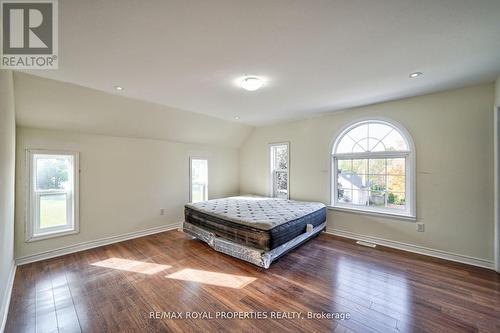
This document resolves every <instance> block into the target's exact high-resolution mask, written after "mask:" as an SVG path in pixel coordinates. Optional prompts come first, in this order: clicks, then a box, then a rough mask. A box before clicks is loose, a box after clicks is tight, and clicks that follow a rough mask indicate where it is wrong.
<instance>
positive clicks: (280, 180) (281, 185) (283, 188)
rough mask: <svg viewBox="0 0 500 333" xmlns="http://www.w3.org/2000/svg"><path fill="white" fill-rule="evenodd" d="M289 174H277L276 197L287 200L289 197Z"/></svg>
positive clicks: (281, 172)
mask: <svg viewBox="0 0 500 333" xmlns="http://www.w3.org/2000/svg"><path fill="white" fill-rule="evenodd" d="M287 178H288V177H287V172H285V171H276V172H275V184H274V188H275V195H276V197H277V198H287V197H288V179H287Z"/></svg>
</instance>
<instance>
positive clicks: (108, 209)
mask: <svg viewBox="0 0 500 333" xmlns="http://www.w3.org/2000/svg"><path fill="white" fill-rule="evenodd" d="M17 147H18V148H17V154H18V155H17V187H16V189H17V193H16V197H17V204H16V242H15V243H16V247H15V251H16V258H20V257H24V256H28V255H33V254H37V253H40V252H43V251H48V250H52V249H57V248H60V247H65V246H69V245H73V244H77V243H81V242H85V241H92V240H97V239H101V238H104V237H110V236H116V235H121V234H124V233H128V232H134V231H141V230H145V229H148V228H152V227H157V226H162V225H168V224H174V223H178V222H180V221H183V212H184V210H183V206H184V204H185V203H186V202H188V201H189V156H190V155H194V156H206V157H208V159H209V180H208V181H209V198H217V197H224V196H229V195H235V194H238V192H239V178H238V175H239V174H238V167H239V161H238V159H239V155H238V149H236V148H231V147H217V146H203V145H195V144H182V143H173V142H168V141H162V140H150V139H136V138H122V137H113V136H102V135H94V134H78V133H70V132H60V131H51V130H40V129H32V128H23V127H20V128H18V131H17ZM26 148H39V149H60V150H69V151H78V152H80V233H79V234H77V235H70V236H64V237H59V238H52V239H49V240H42V241H36V242H31V243H26V242H25V240H24V239H25V235H24V218H25V216H24V215H25V206H24V205H25V200H26V196H25V176H26V170H25V156H26V155H25V150H26ZM161 208H165V209H167V212H168V214H167V215H163V216H162V215H160V209H161Z"/></svg>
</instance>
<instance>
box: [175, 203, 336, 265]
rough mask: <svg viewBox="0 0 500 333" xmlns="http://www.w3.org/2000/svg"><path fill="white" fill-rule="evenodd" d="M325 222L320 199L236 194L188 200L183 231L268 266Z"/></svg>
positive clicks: (227, 251)
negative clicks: (203, 199)
mask: <svg viewBox="0 0 500 333" xmlns="http://www.w3.org/2000/svg"><path fill="white" fill-rule="evenodd" d="M325 226H326V207H325V205H324V204H322V203H319V202H302V201H294V200H285V199H277V198H267V197H257V196H238V197H230V198H223V199H215V200H208V201H203V202H198V203H189V204H186V206H185V222H184V225H183V230H184V232H186V233H188V234H190V235H191V236H193V237H195V238H198V239H200V240H202V241H204V242H206V243H207V244H208V245H209V246H211V247H212V248H214V249H215V250H217V251H219V252H222V253H225V254H228V255H231V256H233V257H236V258H239V259H242V260H246V261H248V262H251V263H253V264H255V265H258V266H260V267H264V268H269V266H270V264H271V262H272V261H274V260H276V259H278V258H279V257H281V256H282V255H284V254H285V253H287V252H288V251H290V250H291V249H293V248H295V247H297V246H299V245H300V244H302V243H303V242H305V241H307V240H308V239H310V238H311V237H314V236H316V235H317V234H319V232H321V231H322V230H323V229H324V228H325Z"/></svg>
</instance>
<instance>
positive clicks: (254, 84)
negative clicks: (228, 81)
mask: <svg viewBox="0 0 500 333" xmlns="http://www.w3.org/2000/svg"><path fill="white" fill-rule="evenodd" d="M263 85H264V81H263V80H262V79H261V78H258V77H256V76H246V77H244V78H243V79H242V80H241V82H240V87H242V88H243V89H245V90H247V91H255V90H257V89H259V88H261V87H262V86H263Z"/></svg>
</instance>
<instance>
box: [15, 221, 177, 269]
mask: <svg viewBox="0 0 500 333" xmlns="http://www.w3.org/2000/svg"><path fill="white" fill-rule="evenodd" d="M179 226H180V223H174V224H168V225H163V226H160V227H155V228H150V229H145V230H141V231H134V232H129V233H126V234H122V235H118V236H111V237H106V238H101V239H97V240H93V241H88V242H83V243H78V244H75V245H70V246H65V247H61V248H58V249H54V250H50V251H45V252H40V253H37V254H32V255H29V256H25V257H20V258H16V264H17V265H25V264H29V263H32V262H36V261H40V260H45V259H50V258H55V257H59V256H62V255H65V254H70V253H75V252H80V251H84V250H88V249H93V248H95V247H99V246H104V245H109V244H113V243H118V242H123V241H126V240H129V239H134V238H138V237H144V236H148V235H153V234H157V233H160V232H164V231H168V230H174V229H177V228H179Z"/></svg>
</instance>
